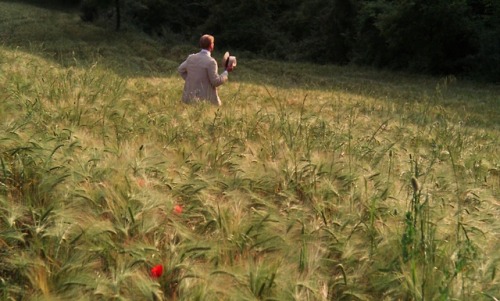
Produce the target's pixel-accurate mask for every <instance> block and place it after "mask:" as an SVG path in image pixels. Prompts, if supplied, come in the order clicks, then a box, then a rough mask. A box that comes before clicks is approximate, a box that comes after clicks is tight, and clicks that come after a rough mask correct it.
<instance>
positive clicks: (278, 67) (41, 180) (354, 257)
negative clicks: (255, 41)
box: [0, 2, 500, 300]
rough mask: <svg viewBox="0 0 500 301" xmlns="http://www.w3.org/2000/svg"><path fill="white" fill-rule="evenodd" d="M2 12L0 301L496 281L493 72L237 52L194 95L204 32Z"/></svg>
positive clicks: (297, 292)
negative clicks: (163, 33) (190, 65)
mask: <svg viewBox="0 0 500 301" xmlns="http://www.w3.org/2000/svg"><path fill="white" fill-rule="evenodd" d="M0 19H1V20H2V23H0V36H1V37H2V44H1V46H0V108H1V110H0V120H1V127H0V168H1V169H0V202H1V205H0V295H1V297H0V299H1V300H497V299H499V298H500V293H499V292H500V278H499V277H498V272H497V266H498V264H499V262H500V254H499V253H498V251H497V249H498V247H499V240H498V237H500V222H499V220H498V218H499V216H500V209H499V208H500V206H499V205H500V203H499V200H500V172H499V169H500V152H499V149H500V99H499V95H500V88H499V87H498V86H494V85H484V84H476V83H472V82H466V81H463V80H460V79H455V78H453V77H451V76H450V77H446V78H432V77H424V76H416V75H409V74H396V73H389V72H379V71H374V70H369V69H362V68H356V67H335V66H315V65H309V64H298V63H296V64H292V63H280V62H272V61H264V60H257V59H251V60H246V59H245V57H244V56H243V57H242V56H239V55H238V54H236V55H238V57H239V62H238V63H239V64H238V69H236V71H235V72H234V73H232V74H231V76H230V82H229V83H228V84H226V85H224V86H222V87H221V88H220V95H221V98H222V101H223V106H222V107H213V106H210V105H208V104H201V105H196V106H187V105H183V104H182V103H181V102H180V96H181V91H182V84H183V83H182V80H181V78H180V77H179V76H177V74H176V72H175V70H176V67H177V65H178V64H179V63H180V62H181V61H182V60H183V59H184V57H185V56H186V55H187V54H189V53H191V52H192V51H196V48H193V47H191V46H186V45H174V44H160V43H158V42H156V41H154V40H152V39H149V38H147V37H145V36H143V35H141V34H139V33H135V32H134V31H133V30H131V29H127V30H125V31H124V32H120V33H116V32H114V31H113V26H112V25H110V26H108V27H106V26H104V27H96V26H93V25H89V24H85V23H82V22H80V21H79V19H78V16H77V15H76V14H74V13H71V12H61V11H49V10H45V9H42V8H36V7H31V6H27V5H23V4H18V3H14V2H0ZM221 51H222V50H221ZM219 54H220V53H219ZM219 54H215V55H218V56H220V55H219ZM175 205H181V206H182V208H183V212H182V213H181V214H178V213H176V212H175V211H174V206H175ZM157 264H162V265H163V266H164V273H163V275H162V276H161V277H160V278H158V279H154V278H151V277H150V272H149V270H150V268H151V267H152V266H154V265H157Z"/></svg>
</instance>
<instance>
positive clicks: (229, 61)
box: [222, 52, 237, 72]
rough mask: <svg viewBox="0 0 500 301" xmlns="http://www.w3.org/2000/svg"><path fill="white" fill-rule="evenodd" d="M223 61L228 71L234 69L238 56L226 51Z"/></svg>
mask: <svg viewBox="0 0 500 301" xmlns="http://www.w3.org/2000/svg"><path fill="white" fill-rule="evenodd" d="M222 62H223V64H224V67H225V69H226V70H227V71H228V72H231V71H233V69H234V68H235V67H236V64H237V63H236V57H235V56H231V55H230V54H229V52H226V53H224V56H223V57H222Z"/></svg>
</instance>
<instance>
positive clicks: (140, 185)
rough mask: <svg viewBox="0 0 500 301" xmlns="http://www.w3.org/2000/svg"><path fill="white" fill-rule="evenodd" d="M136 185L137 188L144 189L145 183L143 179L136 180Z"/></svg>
mask: <svg viewBox="0 0 500 301" xmlns="http://www.w3.org/2000/svg"><path fill="white" fill-rule="evenodd" d="M137 185H139V187H144V186H146V181H145V180H144V179H137Z"/></svg>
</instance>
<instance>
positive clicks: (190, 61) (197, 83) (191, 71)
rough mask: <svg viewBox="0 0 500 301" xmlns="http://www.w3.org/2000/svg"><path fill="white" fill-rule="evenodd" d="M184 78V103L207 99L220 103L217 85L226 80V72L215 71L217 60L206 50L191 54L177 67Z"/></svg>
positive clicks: (216, 103) (213, 102) (216, 69)
mask: <svg viewBox="0 0 500 301" xmlns="http://www.w3.org/2000/svg"><path fill="white" fill-rule="evenodd" d="M177 71H178V72H179V74H180V75H181V76H182V78H183V79H184V81H185V83H184V92H183V93H182V101H183V102H185V103H192V102H197V101H200V100H208V101H210V102H211V103H212V104H214V105H218V106H220V105H221V101H220V98H219V95H218V94H217V87H218V86H220V85H222V84H223V83H225V82H226V81H227V80H228V76H227V72H223V73H222V74H221V75H219V74H218V73H217V71H218V66H217V61H216V60H215V59H214V58H212V57H211V56H210V53H208V52H206V51H200V52H198V53H196V54H191V55H189V56H188V58H187V59H186V60H185V61H184V62H182V64H181V65H180V66H179V68H178V69H177Z"/></svg>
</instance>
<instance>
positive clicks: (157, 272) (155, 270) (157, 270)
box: [151, 264, 163, 278]
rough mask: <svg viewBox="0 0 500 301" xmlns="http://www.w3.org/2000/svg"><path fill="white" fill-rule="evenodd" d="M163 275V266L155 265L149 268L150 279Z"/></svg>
mask: <svg viewBox="0 0 500 301" xmlns="http://www.w3.org/2000/svg"><path fill="white" fill-rule="evenodd" d="M162 274H163V266H162V265H161V264H157V265H155V266H154V267H152V268H151V277H153V278H160V276H161V275H162Z"/></svg>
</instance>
